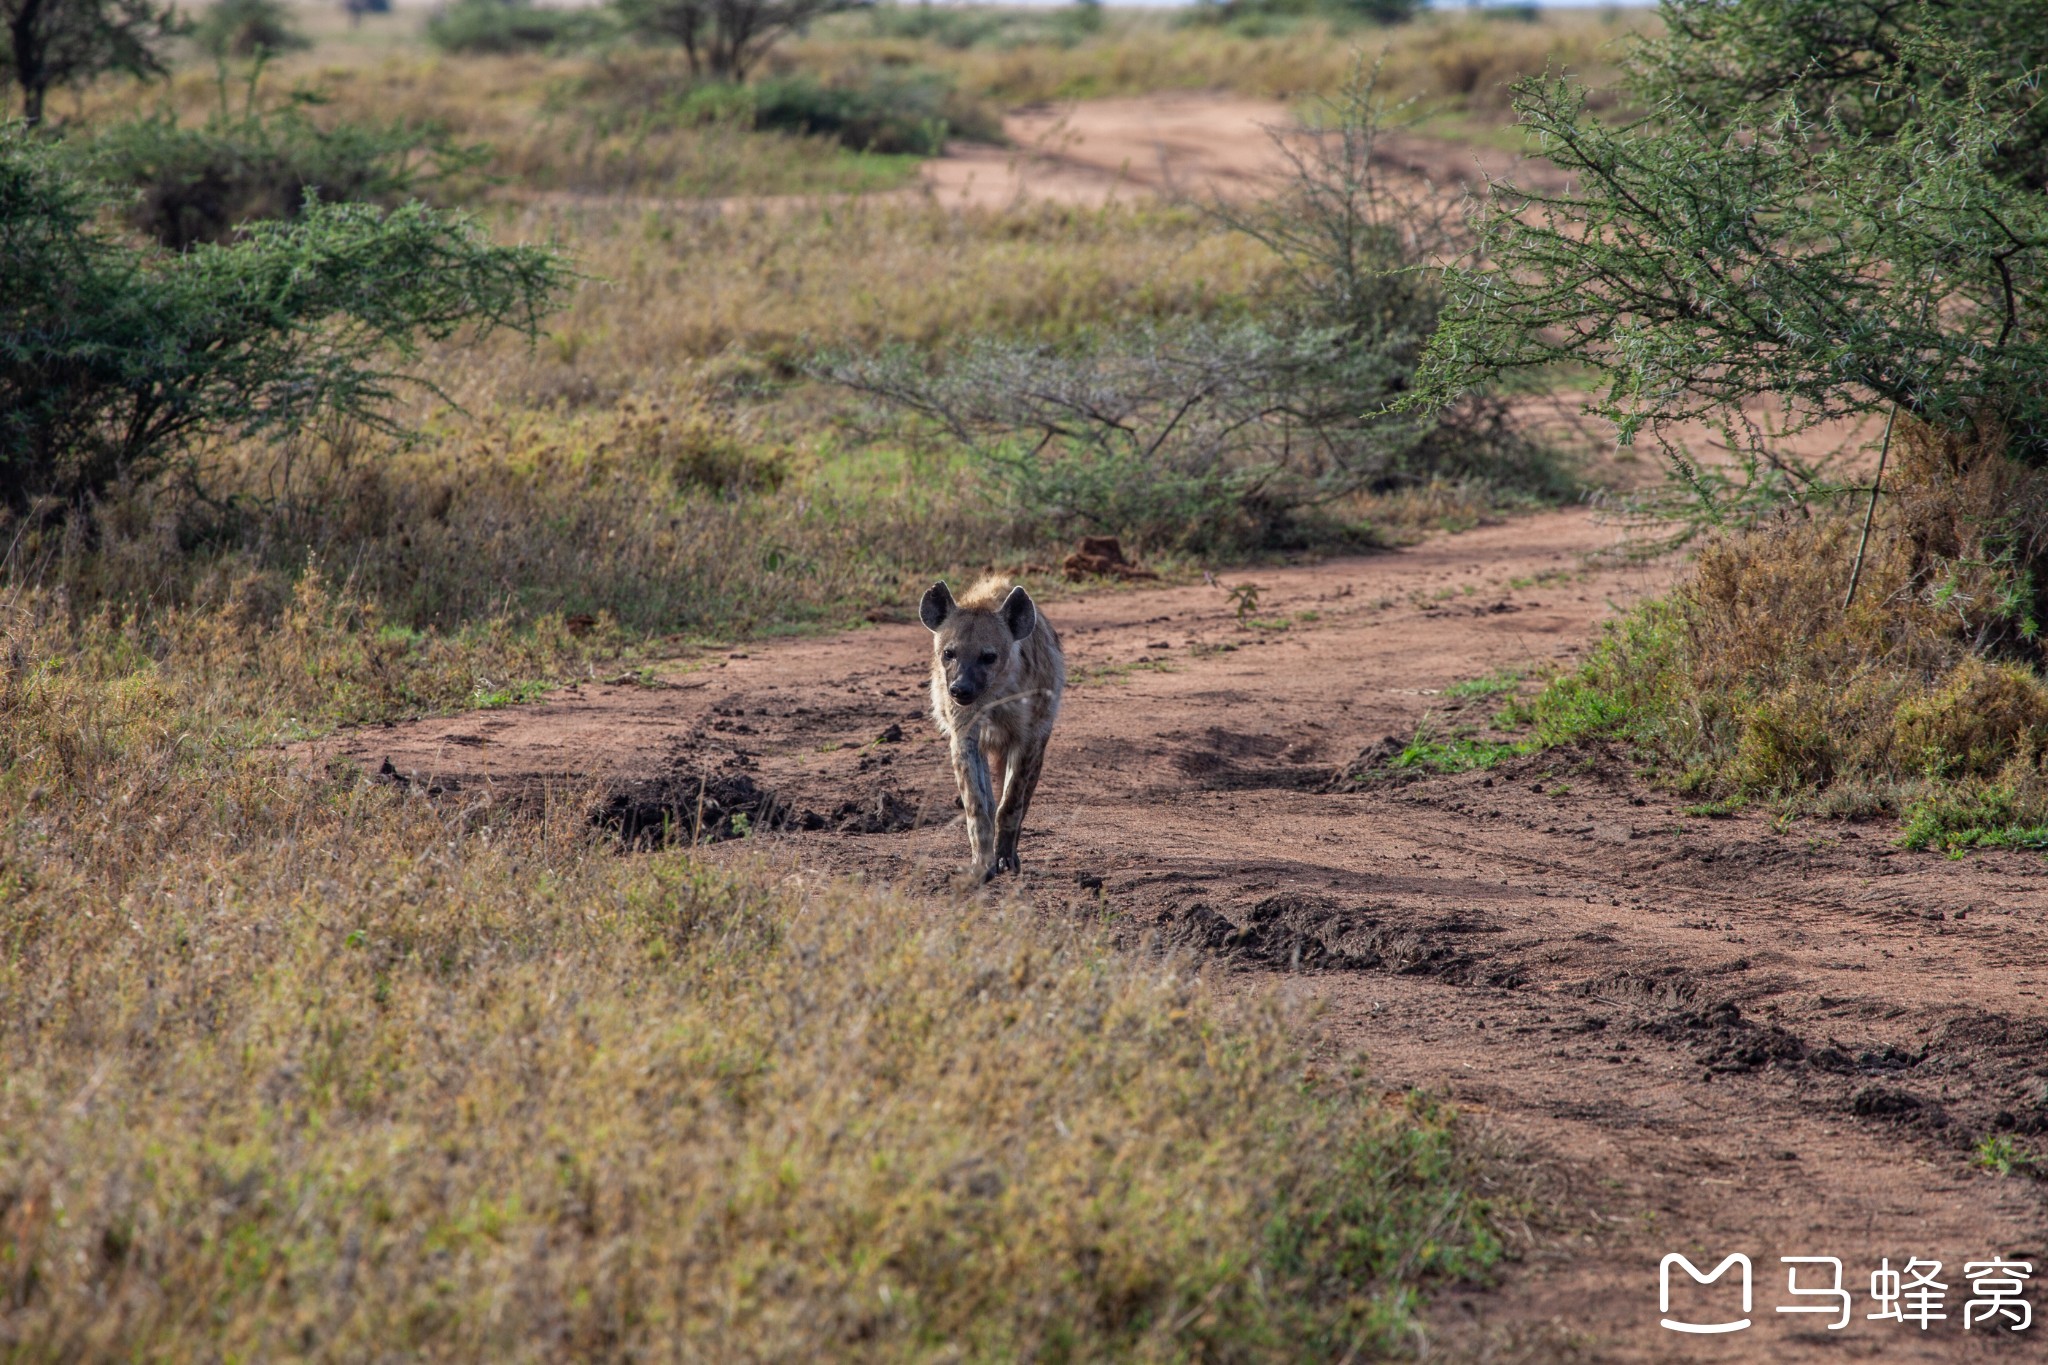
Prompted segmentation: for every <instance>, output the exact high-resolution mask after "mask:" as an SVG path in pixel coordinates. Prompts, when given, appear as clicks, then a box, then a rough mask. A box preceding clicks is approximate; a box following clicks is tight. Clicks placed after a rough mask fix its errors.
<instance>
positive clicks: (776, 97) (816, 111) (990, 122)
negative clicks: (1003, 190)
mask: <svg viewBox="0 0 2048 1365" xmlns="http://www.w3.org/2000/svg"><path fill="white" fill-rule="evenodd" d="M753 106H754V126H755V127H756V128H760V129H765V130H770V131H775V132H785V133H813V134H826V135H829V136H831V137H834V138H837V139H838V140H839V141H840V143H842V144H843V145H845V146H847V147H849V148H851V149H853V150H854V151H857V152H907V153H911V154H913V155H918V156H937V155H938V154H939V153H940V152H942V151H944V150H945V144H946V137H947V135H948V134H949V133H958V134H960V135H962V136H964V137H969V138H975V139H977V140H981V141H990V142H993V141H999V140H1001V137H1002V124H1001V123H1000V121H999V120H997V119H996V118H995V117H994V115H993V114H992V113H990V112H989V111H987V110H986V109H983V108H981V107H979V106H977V105H973V104H970V103H968V102H966V101H963V100H960V99H958V98H957V97H956V94H955V90H954V87H953V81H952V78H951V77H950V76H947V75H944V74H942V73H940V72H937V71H920V70H915V69H910V70H905V69H900V68H891V67H881V68H877V69H874V70H871V71H868V72H866V73H865V74H863V75H861V76H859V77H857V78H855V79H851V80H845V81H834V82H829V83H828V82H824V81H820V80H818V79H816V78H815V77H812V76H807V75H793V76H777V77H771V78H769V79H767V80H764V81H762V82H760V83H759V84H758V85H756V86H754V87H753Z"/></svg>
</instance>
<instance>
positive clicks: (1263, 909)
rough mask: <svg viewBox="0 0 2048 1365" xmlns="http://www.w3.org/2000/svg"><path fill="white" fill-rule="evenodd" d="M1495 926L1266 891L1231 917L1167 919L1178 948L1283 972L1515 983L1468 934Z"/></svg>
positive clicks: (1199, 913) (1211, 913) (1204, 913)
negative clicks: (1410, 919)
mask: <svg viewBox="0 0 2048 1365" xmlns="http://www.w3.org/2000/svg"><path fill="white" fill-rule="evenodd" d="M1495 927H1496V926H1493V925H1491V924H1489V923H1486V922H1485V921H1483V920H1480V919H1478V918H1476V917H1473V916H1469V915H1452V916H1450V917H1448V918H1446V919H1442V920H1435V921H1430V922H1426V923H1421V924H1411V925H1401V924H1389V923H1386V922H1385V921H1384V918H1383V915H1382V913H1381V912H1378V911H1375V910H1374V909H1373V908H1371V907H1359V908H1356V909H1344V908H1342V907H1340V906H1338V905H1337V904H1335V903H1334V902H1331V901H1328V900H1324V899H1322V898H1320V897H1316V896H1305V895H1298V894H1285V895H1278V896H1268V897H1266V898H1265V899H1264V900H1262V901H1260V902H1258V903H1257V904H1256V905H1253V906H1252V907H1251V908H1250V909H1248V910H1246V911H1245V912H1244V917H1243V922H1242V923H1241V924H1240V923H1234V922H1233V921H1231V920H1229V919H1226V918H1225V917H1224V916H1223V915H1221V914H1218V913H1217V912H1216V911H1215V910H1214V909H1212V908H1211V907H1210V906H1208V905H1206V904H1201V903H1197V904H1195V905H1192V906H1189V907H1188V908H1187V909H1186V910H1184V911H1182V912H1181V913H1180V914H1179V915H1177V916H1175V917H1174V918H1172V919H1170V920H1168V921H1167V922H1166V925H1165V936H1166V938H1167V940H1168V941H1169V942H1171V943H1173V944H1175V945H1176V946H1180V947H1184V948H1191V949H1194V950H1196V951H1198V952H1204V953H1210V954H1214V955H1216V956H1219V957H1223V958H1225V959H1226V960H1228V961H1231V962H1233V963H1235V964H1236V965H1239V966H1246V967H1270V968H1278V969H1280V970H1283V971H1379V972H1391V973H1393V974H1395V975H1397V976H1432V977H1437V978H1439V979H1441V980H1445V981H1448V982H1451V983H1452V984H1458V985H1462V984H1469V983H1473V982H1484V983H1485V984H1487V985H1493V986H1500V987H1512V986H1514V985H1516V984H1517V983H1518V980H1519V976H1518V974H1517V973H1516V972H1515V971H1513V970H1512V969H1496V968H1494V967H1493V966H1491V965H1490V964H1489V963H1488V956H1489V955H1488V954H1486V953H1484V952H1479V951H1475V950H1474V949H1473V948H1472V947H1471V946H1470V943H1469V941H1468V940H1467V939H1465V938H1464V936H1465V935H1467V934H1483V933H1489V932H1493V931H1494V929H1495Z"/></svg>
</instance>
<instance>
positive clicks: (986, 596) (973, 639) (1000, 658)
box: [917, 583, 1038, 706]
mask: <svg viewBox="0 0 2048 1365" xmlns="http://www.w3.org/2000/svg"><path fill="white" fill-rule="evenodd" d="M917 614H918V617H919V618H920V619H921V620H923V622H924V623H925V625H926V626H927V627H928V628H929V629H930V630H931V633H932V659H933V667H934V668H936V669H937V670H938V671H939V672H940V674H941V675H942V676H943V677H944V678H945V680H946V693H947V695H949V696H951V697H952V698H953V700H954V701H955V702H956V703H958V704H959V705H961V706H969V705H972V704H973V703H974V702H975V701H977V700H979V699H980V698H982V697H985V696H993V697H1001V696H1004V695H1006V694H1007V693H1009V692H1010V691H1012V690H1014V689H1013V688H1012V686H1011V684H1013V683H1014V682H1015V681H1016V678H1017V675H1018V672H1019V669H1018V652H1019V649H1020V647H1021V646H1022V645H1023V643H1024V642H1025V641H1026V640H1028V639H1030V638H1031V632H1032V631H1033V630H1036V629H1037V628H1038V608H1037V607H1036V606H1035V605H1033V603H1032V601H1031V594H1030V593H1028V592H1026V591H1024V589H1022V588H1011V589H1010V591H1009V592H1008V594H1007V595H1005V594H1003V593H1002V585H1001V584H1000V583H995V584H983V585H981V586H978V587H976V588H975V589H974V591H972V592H970V593H968V594H967V596H966V598H965V600H963V601H959V602H956V601H954V600H953V594H952V592H951V591H950V590H949V589H948V588H947V587H946V585H945V584H944V583H934V584H932V585H931V587H930V588H928V589H926V590H925V594H924V600H923V601H922V602H920V603H918V605H917Z"/></svg>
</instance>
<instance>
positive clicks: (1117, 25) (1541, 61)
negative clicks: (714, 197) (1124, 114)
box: [782, 11, 1645, 114]
mask: <svg viewBox="0 0 2048 1365" xmlns="http://www.w3.org/2000/svg"><path fill="white" fill-rule="evenodd" d="M1643 22H1645V18H1644V16H1641V15H1633V14H1628V15H1624V14H1622V13H1621V12H1619V11H1616V12H1613V13H1611V14H1607V15H1598V14H1589V13H1579V14H1573V13H1561V14H1553V15H1548V16H1545V17H1543V18H1541V19H1539V20H1537V21H1535V22H1526V23H1524V22H1513V21H1509V22H1503V21H1500V20H1497V19H1480V18H1472V17H1467V16H1462V15H1451V14H1447V15H1431V16H1426V17H1424V18H1422V19H1420V20H1418V21H1416V22H1414V23H1411V24H1402V25H1398V26H1396V27H1393V28H1371V27H1355V28H1350V27H1347V28H1335V29H1333V28H1332V27H1331V26H1330V25H1328V24H1327V23H1324V22H1321V21H1315V20H1310V21H1304V22H1302V23H1299V24H1296V25H1292V26H1289V27H1286V28H1285V29H1284V31H1280V32H1275V33H1273V34H1271V35H1268V36H1259V37H1250V36H1246V35H1244V34H1242V33H1238V32H1233V31H1231V30H1229V29H1227V28H1220V27H1215V26H1207V25H1199V24H1189V23H1185V22H1180V21H1179V20H1178V19H1177V17H1176V16H1172V15H1160V14H1149V15H1148V14H1143V13H1133V12H1125V13H1122V14H1117V15H1114V16H1112V18H1111V21H1110V22H1109V23H1108V24H1107V25H1105V27H1104V29H1103V31H1102V32H1101V33H1100V34H1098V35H1096V36H1093V37H1089V38H1085V39H1082V40H1081V41H1078V42H1075V43H1072V44H1070V45H1068V44H1059V43H1052V42H1035V43H1033V42H1023V43H1012V42H1003V41H996V42H989V43H984V44H980V45H976V46H974V47H970V48H967V49H965V50H953V49H950V48H947V47H945V46H943V45H941V44H939V43H936V42H933V41H931V40H929V39H926V40H915V39H905V38H876V37H862V36H860V30H861V29H862V28H863V27H865V25H864V24H863V23H862V21H860V20H857V19H851V20H841V21H838V22H837V23H836V24H834V25H832V26H821V27H820V29H819V30H818V34H817V36H816V38H815V39H813V40H812V41H809V42H804V43H794V44H791V45H790V47H789V48H788V49H787V51H786V53H785V54H783V55H782V60H783V61H784V62H786V63H789V64H791V65H793V66H800V67H803V68H806V69H824V70H829V69H832V68H833V67H834V65H835V64H842V63H857V62H878V61H888V62H906V63H908V62H914V63H917V64H919V65H924V66H930V67H933V68H936V69H938V70H942V71H948V72H951V73H953V74H955V75H956V76H957V77H958V79H959V81H960V85H961V88H962V89H963V90H966V91H969V92H972V93H974V94H977V95H982V96H985V97H987V98H989V99H992V100H995V101H997V102H999V103H1002V104H1005V105H1016V104H1030V103H1035V102H1038V101H1041V100H1066V99H1099V98H1103V97H1107V96H1115V95H1144V94H1152V93H1156V92H1160V91H1173V90H1228V91H1232V92H1234V93H1237V94H1241V95H1255V96H1261V97H1265V98H1270V99H1296V98H1300V97H1302V96H1306V95H1318V94H1329V93H1331V92H1333V91H1335V90H1337V89H1338V88H1339V87H1340V86H1342V85H1343V83H1344V81H1345V80H1346V79H1347V78H1348V77H1349V76H1350V75H1351V71H1352V66H1353V64H1354V62H1355V60H1356V55H1355V54H1358V53H1365V54H1368V55H1377V54H1379V53H1382V52H1384V53H1385V55H1386V62H1385V66H1384V68H1383V74H1384V77H1385V80H1384V83H1383V86H1382V89H1383V90H1384V91H1385V92H1386V93H1388V94H1390V95H1393V96H1395V97H1397V98H1405V97H1407V96H1410V95H1414V96H1418V97H1421V98H1422V99H1423V100H1425V101H1430V102H1432V103H1434V104H1437V105H1439V106H1442V107H1448V108H1451V109H1456V110H1471V111H1477V112H1483V113H1490V114H1499V113H1501V112H1503V111H1505V110H1506V108H1507V100H1506V90H1505V87H1506V84H1507V83H1508V82H1510V81H1513V80H1517V79H1519V78H1521V77H1523V76H1534V75H1540V74H1542V72H1543V71H1544V70H1545V68H1546V67H1549V68H1558V69H1569V70H1571V71H1573V72H1576V73H1578V74H1580V75H1581V76H1584V77H1585V78H1587V79H1588V81H1589V82H1590V83H1592V84H1595V85H1599V84H1604V83H1605V82H1606V81H1607V79H1608V78H1609V77H1610V76H1611V75H1612V73H1613V72H1614V70H1615V66H1614V55H1615V48H1614V44H1615V43H1616V42H1618V41H1620V40H1622V39H1623V38H1624V37H1625V36H1626V35H1627V34H1629V33H1630V32H1633V31H1636V29H1637V28H1638V27H1639V26H1640V25H1641V24H1642V23H1643Z"/></svg>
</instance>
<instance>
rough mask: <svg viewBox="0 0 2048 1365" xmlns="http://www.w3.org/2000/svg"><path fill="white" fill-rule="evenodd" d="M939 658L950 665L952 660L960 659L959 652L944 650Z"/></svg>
mask: <svg viewBox="0 0 2048 1365" xmlns="http://www.w3.org/2000/svg"><path fill="white" fill-rule="evenodd" d="M939 657H940V658H941V659H944V660H945V661H946V662H947V663H952V662H953V660H955V659H957V658H959V657H960V651H959V650H957V649H948V650H944V651H942V652H941V653H940V655H939Z"/></svg>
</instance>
